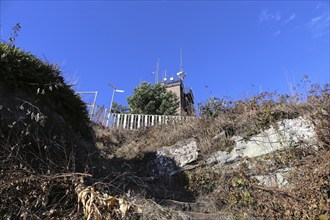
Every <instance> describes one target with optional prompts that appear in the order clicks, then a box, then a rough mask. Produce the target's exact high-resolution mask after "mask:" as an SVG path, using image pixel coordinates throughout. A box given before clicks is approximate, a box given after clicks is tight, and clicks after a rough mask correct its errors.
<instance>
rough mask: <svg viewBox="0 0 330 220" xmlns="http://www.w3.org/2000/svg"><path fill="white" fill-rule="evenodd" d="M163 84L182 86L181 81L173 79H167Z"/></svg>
mask: <svg viewBox="0 0 330 220" xmlns="http://www.w3.org/2000/svg"><path fill="white" fill-rule="evenodd" d="M163 83H165V85H166V86H176V85H180V84H181V79H173V80H170V79H167V80H165V81H163Z"/></svg>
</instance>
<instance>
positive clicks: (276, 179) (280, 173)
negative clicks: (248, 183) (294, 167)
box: [253, 168, 290, 189]
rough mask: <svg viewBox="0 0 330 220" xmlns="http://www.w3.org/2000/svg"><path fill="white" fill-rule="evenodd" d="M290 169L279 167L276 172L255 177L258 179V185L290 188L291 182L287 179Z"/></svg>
mask: <svg viewBox="0 0 330 220" xmlns="http://www.w3.org/2000/svg"><path fill="white" fill-rule="evenodd" d="M289 171H290V169H289V168H285V169H279V170H277V171H276V172H275V173H271V174H268V175H257V176H253V177H254V178H256V179H257V180H258V183H257V184H258V185H261V186H265V187H277V188H280V189H283V188H288V187H289V186H290V183H289V182H288V179H287V178H288V172H289Z"/></svg>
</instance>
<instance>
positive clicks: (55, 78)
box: [0, 43, 330, 220]
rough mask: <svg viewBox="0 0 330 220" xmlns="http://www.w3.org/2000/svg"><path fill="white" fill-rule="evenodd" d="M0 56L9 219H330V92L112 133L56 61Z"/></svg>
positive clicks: (0, 212) (3, 185) (253, 102)
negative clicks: (92, 118) (94, 120)
mask: <svg viewBox="0 0 330 220" xmlns="http://www.w3.org/2000/svg"><path fill="white" fill-rule="evenodd" d="M0 55H1V61H0V70H1V71H0V152H1V153H0V169H1V170H0V199H1V203H0V216H1V217H2V218H4V219H52V218H54V219H57V218H59V219H83V218H87V219H257V218H258V219H259V218H260V219H322V220H325V219H329V217H328V216H329V214H330V117H329V114H330V92H329V85H325V86H324V87H320V86H318V85H312V86H311V90H310V91H309V92H308V93H307V94H306V93H305V94H304V96H299V95H297V94H298V93H297V94H295V95H293V96H288V95H277V94H276V93H263V94H260V95H258V96H256V97H252V98H249V99H245V100H236V101H225V100H220V99H213V100H211V101H210V102H209V103H207V104H205V105H203V106H201V110H202V111H201V113H202V117H200V118H198V119H196V120H195V121H191V122H189V123H184V122H181V123H169V124H168V125H164V126H157V127H152V128H144V129H140V130H134V131H128V130H114V129H107V128H104V127H102V126H100V125H95V124H94V125H91V124H90V122H89V120H88V117H87V111H86V106H85V104H84V103H83V102H82V101H81V100H80V98H79V97H78V96H77V95H75V93H74V91H73V90H72V89H71V88H70V86H69V85H67V84H66V83H65V81H64V79H63V77H62V76H61V73H60V70H59V69H58V67H57V66H56V65H51V64H49V63H47V62H43V61H41V60H40V59H38V58H36V57H35V56H33V55H31V54H29V53H27V52H24V51H21V50H20V49H19V48H16V47H15V46H14V45H7V44H4V43H1V44H0Z"/></svg>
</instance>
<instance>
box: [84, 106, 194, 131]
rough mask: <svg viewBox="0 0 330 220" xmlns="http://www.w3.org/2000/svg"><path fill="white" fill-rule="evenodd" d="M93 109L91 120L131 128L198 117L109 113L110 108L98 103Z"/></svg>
mask: <svg viewBox="0 0 330 220" xmlns="http://www.w3.org/2000/svg"><path fill="white" fill-rule="evenodd" d="M91 110H92V109H91ZM93 111H94V113H93V115H91V114H90V115H91V117H90V120H91V121H93V122H95V123H97V124H101V125H103V126H105V127H109V128H118V129H129V130H133V129H139V128H144V127H150V126H156V125H165V124H168V123H172V122H181V121H191V120H194V119H196V117H193V116H175V115H144V114H126V113H124V114H122V113H111V114H109V109H107V108H104V107H103V106H97V105H96V106H95V107H94V109H93Z"/></svg>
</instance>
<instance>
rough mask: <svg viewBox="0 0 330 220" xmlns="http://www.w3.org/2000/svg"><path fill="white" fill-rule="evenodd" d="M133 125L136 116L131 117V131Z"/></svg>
mask: <svg viewBox="0 0 330 220" xmlns="http://www.w3.org/2000/svg"><path fill="white" fill-rule="evenodd" d="M133 123H134V115H131V126H130V130H133Z"/></svg>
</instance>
